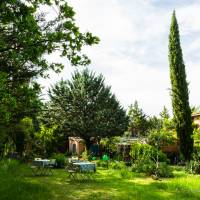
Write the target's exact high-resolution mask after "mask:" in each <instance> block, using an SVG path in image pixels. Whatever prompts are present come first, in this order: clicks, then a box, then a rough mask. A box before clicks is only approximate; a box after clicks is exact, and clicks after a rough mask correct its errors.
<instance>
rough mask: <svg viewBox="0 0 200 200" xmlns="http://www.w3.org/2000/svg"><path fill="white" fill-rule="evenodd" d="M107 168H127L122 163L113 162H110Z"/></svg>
mask: <svg viewBox="0 0 200 200" xmlns="http://www.w3.org/2000/svg"><path fill="white" fill-rule="evenodd" d="M109 166H110V167H111V168H112V169H124V168H127V167H126V164H125V163H124V162H123V161H113V162H110V164H109Z"/></svg>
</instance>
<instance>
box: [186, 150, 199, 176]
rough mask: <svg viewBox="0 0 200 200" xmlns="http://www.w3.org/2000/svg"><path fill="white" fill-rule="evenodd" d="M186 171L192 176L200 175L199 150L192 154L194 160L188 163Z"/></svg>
mask: <svg viewBox="0 0 200 200" xmlns="http://www.w3.org/2000/svg"><path fill="white" fill-rule="evenodd" d="M186 171H187V172H189V173H191V174H200V151H199V149H198V150H197V151H196V152H195V153H193V154H192V160H190V161H189V162H187V164H186Z"/></svg>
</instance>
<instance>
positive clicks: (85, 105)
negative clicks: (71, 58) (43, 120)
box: [49, 69, 127, 138]
mask: <svg viewBox="0 0 200 200" xmlns="http://www.w3.org/2000/svg"><path fill="white" fill-rule="evenodd" d="M49 95H50V98H51V102H50V106H51V107H50V110H51V112H52V115H51V117H52V118H53V119H54V123H59V124H61V126H62V128H61V129H62V131H63V132H64V131H66V130H68V134H69V135H76V136H82V137H84V138H90V137H91V136H94V137H95V136H102V137H105V136H114V135H120V134H122V133H123V132H124V130H125V129H126V125H127V117H126V113H125V111H124V109H123V108H122V107H121V106H120V104H119V102H118V101H117V100H116V97H115V96H114V95H113V94H112V93H111V90H110V87H108V86H105V83H104V78H103V76H102V75H99V76H96V75H95V73H93V72H90V71H89V70H87V69H86V70H83V71H82V72H79V71H76V72H75V73H74V74H73V76H72V80H71V81H63V80H62V81H60V82H59V83H57V84H56V85H55V86H53V87H52V88H51V89H50V91H49ZM57 120H59V121H57Z"/></svg>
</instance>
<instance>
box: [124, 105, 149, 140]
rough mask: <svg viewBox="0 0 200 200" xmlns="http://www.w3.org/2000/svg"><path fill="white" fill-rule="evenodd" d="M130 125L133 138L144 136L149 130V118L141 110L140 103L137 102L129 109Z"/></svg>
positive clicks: (129, 128)
mask: <svg viewBox="0 0 200 200" xmlns="http://www.w3.org/2000/svg"><path fill="white" fill-rule="evenodd" d="M128 116H129V125H128V130H129V131H130V132H131V134H132V136H144V135H146V131H147V129H148V120H147V116H146V115H145V113H144V112H143V110H142V109H141V108H139V105H138V102H137V101H135V102H134V104H133V105H131V106H130V107H129V111H128Z"/></svg>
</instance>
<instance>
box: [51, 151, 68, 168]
mask: <svg viewBox="0 0 200 200" xmlns="http://www.w3.org/2000/svg"><path fill="white" fill-rule="evenodd" d="M52 157H53V158H54V159H56V167H58V168H63V167H64V166H65V164H66V156H65V155H64V154H62V153H58V154H54V155H53V156H52Z"/></svg>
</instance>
